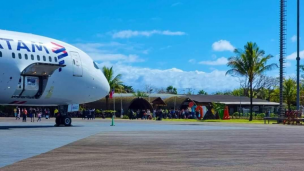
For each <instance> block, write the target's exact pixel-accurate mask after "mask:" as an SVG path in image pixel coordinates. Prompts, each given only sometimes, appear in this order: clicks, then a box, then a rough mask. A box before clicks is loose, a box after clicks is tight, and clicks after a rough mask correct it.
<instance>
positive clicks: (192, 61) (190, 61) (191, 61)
mask: <svg viewBox="0 0 304 171" xmlns="http://www.w3.org/2000/svg"><path fill="white" fill-rule="evenodd" d="M188 62H189V63H191V64H195V62H196V60H195V59H189V61H188Z"/></svg>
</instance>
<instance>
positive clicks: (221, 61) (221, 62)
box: [199, 57, 228, 65]
mask: <svg viewBox="0 0 304 171" xmlns="http://www.w3.org/2000/svg"><path fill="white" fill-rule="evenodd" d="M227 63H228V59H227V58H225V57H221V58H218V59H217V60H215V61H201V62H199V64H204V65H226V64H227Z"/></svg>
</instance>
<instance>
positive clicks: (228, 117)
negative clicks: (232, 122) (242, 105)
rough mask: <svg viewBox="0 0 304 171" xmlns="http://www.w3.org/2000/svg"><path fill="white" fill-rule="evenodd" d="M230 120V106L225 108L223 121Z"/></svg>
mask: <svg viewBox="0 0 304 171" xmlns="http://www.w3.org/2000/svg"><path fill="white" fill-rule="evenodd" d="M228 119H230V116H229V111H228V106H225V110H224V117H223V120H228Z"/></svg>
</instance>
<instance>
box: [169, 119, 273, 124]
mask: <svg viewBox="0 0 304 171" xmlns="http://www.w3.org/2000/svg"><path fill="white" fill-rule="evenodd" d="M163 121H171V122H222V123H242V124H264V120H252V121H249V120H248V119H229V120H221V119H214V120H196V119H163ZM275 122H276V121H270V122H269V123H275ZM267 123H268V122H267Z"/></svg>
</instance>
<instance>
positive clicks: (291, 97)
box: [270, 78, 304, 110]
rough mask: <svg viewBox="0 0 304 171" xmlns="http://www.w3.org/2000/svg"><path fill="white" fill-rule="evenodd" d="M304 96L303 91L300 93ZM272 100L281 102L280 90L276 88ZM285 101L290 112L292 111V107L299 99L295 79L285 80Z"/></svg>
mask: <svg viewBox="0 0 304 171" xmlns="http://www.w3.org/2000/svg"><path fill="white" fill-rule="evenodd" d="M300 93H301V94H303V93H304V92H303V90H302V91H301V92H300ZM270 97H271V98H270V100H271V101H275V102H279V101H280V88H279V87H276V88H275V89H274V91H273V92H272V93H271V95H270ZM283 97H284V98H283V99H284V102H285V103H286V104H287V107H288V110H291V105H292V104H295V103H296V97H297V83H296V81H295V80H294V79H291V78H289V79H284V82H283Z"/></svg>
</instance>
